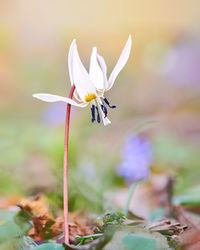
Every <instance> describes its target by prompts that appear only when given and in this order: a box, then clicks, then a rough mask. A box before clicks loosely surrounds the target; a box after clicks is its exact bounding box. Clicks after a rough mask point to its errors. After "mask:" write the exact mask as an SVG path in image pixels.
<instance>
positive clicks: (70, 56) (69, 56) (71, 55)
mask: <svg viewBox="0 0 200 250" xmlns="http://www.w3.org/2000/svg"><path fill="white" fill-rule="evenodd" d="M75 43H76V40H75V39H74V40H73V41H72V43H71V45H70V48H69V53H68V69H69V78H70V82H71V85H73V84H74V79H73V71H72V66H73V50H74V45H75Z"/></svg>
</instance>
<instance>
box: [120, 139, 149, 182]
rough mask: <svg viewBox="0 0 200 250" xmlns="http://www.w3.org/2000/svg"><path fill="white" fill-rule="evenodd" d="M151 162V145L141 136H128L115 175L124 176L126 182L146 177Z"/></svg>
mask: <svg viewBox="0 0 200 250" xmlns="http://www.w3.org/2000/svg"><path fill="white" fill-rule="evenodd" d="M152 162H153V155H152V151H151V145H150V142H149V141H148V140H146V139H145V138H144V137H142V136H135V135H131V136H128V137H127V139H126V141H125V145H124V148H123V151H122V162H121V164H120V165H118V167H117V170H116V171H117V175H119V176H121V177H124V178H125V180H126V182H127V183H129V184H130V183H135V182H137V181H139V180H141V179H144V180H146V179H148V177H149V176H150V166H151V164H152Z"/></svg>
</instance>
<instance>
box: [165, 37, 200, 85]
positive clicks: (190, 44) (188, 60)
mask: <svg viewBox="0 0 200 250" xmlns="http://www.w3.org/2000/svg"><path fill="white" fill-rule="evenodd" d="M199 65H200V46H199V44H198V42H196V41H194V40H192V39H185V40H181V41H180V42H178V43H177V44H175V45H174V46H173V47H172V48H171V49H169V51H168V52H167V54H166V56H165V58H164V65H163V73H164V74H165V75H166V76H167V77H168V79H169V80H170V81H172V82H173V84H176V85H178V86H195V87H198V88H200V70H199Z"/></svg>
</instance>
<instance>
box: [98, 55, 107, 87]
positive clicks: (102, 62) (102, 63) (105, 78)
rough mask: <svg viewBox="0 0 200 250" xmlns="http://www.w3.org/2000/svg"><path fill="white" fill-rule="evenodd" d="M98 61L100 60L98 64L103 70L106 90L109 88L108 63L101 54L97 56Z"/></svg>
mask: <svg viewBox="0 0 200 250" xmlns="http://www.w3.org/2000/svg"><path fill="white" fill-rule="evenodd" d="M97 60H98V63H99V65H100V67H101V70H102V72H103V76H104V90H105V89H107V88H108V79H107V66H106V63H105V61H104V59H103V57H102V56H100V55H99V54H97Z"/></svg>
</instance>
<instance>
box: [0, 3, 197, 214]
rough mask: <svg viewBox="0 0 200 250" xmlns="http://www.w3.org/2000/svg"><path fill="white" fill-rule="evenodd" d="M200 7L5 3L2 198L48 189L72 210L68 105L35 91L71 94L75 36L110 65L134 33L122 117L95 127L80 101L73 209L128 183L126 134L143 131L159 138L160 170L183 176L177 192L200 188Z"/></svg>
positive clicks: (122, 77)
mask: <svg viewBox="0 0 200 250" xmlns="http://www.w3.org/2000/svg"><path fill="white" fill-rule="evenodd" d="M199 7H200V4H199V1H197V0H191V1H186V0H178V1H171V0H170V1H155V0H152V1H144V0H142V1H141V0H140V1H139V0H137V1H128V0H126V1H118V0H117V1H92V0H90V1H89V0H86V1H77V0H75V1H64V0H59V1H52V0H48V1H47V0H43V1H38V0H36V1H27V0H26V1H25V0H19V1H11V0H1V3H0V83H1V85H0V119H1V123H0V138H1V140H0V156H1V157H0V193H1V197H2V198H1V200H2V204H3V202H4V198H5V197H7V196H9V197H11V199H15V197H18V196H22V195H23V196H24V195H35V194H37V193H40V192H42V193H43V192H44V193H45V194H46V196H47V198H48V199H49V202H50V204H51V205H52V208H57V207H58V206H59V207H62V162H63V142H64V120H65V108H66V107H65V105H63V104H53V105H52V104H47V103H43V102H40V101H38V100H36V99H34V98H32V94H33V93H38V92H44V93H52V94H58V95H68V92H69V88H70V82H69V76H68V66H67V53H68V49H69V46H70V43H71V41H72V40H73V39H74V38H76V39H77V44H78V49H79V53H80V56H81V59H82V61H83V62H84V63H85V65H86V66H87V68H88V64H89V58H90V53H91V48H92V46H97V47H98V50H99V52H100V54H101V55H103V56H104V58H105V60H106V62H107V65H108V70H109V72H111V70H112V68H113V67H114V65H115V63H116V61H117V59H118V57H119V55H120V53H121V51H122V48H123V46H124V44H125V42H126V40H127V38H128V35H129V34H131V35H132V39H133V46H132V51H131V55H130V58H129V60H128V63H127V65H126V66H125V68H124V69H123V71H122V72H121V73H120V74H119V76H118V78H117V80H116V82H115V85H114V87H113V88H112V90H111V91H110V92H109V93H108V94H107V97H108V98H109V100H110V102H111V103H112V104H116V105H117V109H116V110H109V118H110V119H111V121H112V124H111V125H110V126H108V127H104V126H103V125H102V124H100V125H99V124H92V123H91V121H90V120H91V117H90V109H89V108H88V109H78V108H73V112H72V119H71V125H70V131H71V135H70V170H69V174H70V209H71V210H73V209H76V208H80V207H87V208H90V207H91V204H92V209H94V208H96V210H97V211H102V210H103V209H104V207H103V206H104V204H102V200H103V199H104V197H105V194H106V192H107V191H108V190H112V189H114V188H119V187H123V186H124V185H126V180H124V179H123V178H122V177H119V176H118V175H117V171H116V169H117V167H118V166H119V164H120V161H121V159H122V158H123V157H122V156H121V154H122V153H121V152H123V149H122V148H123V143H124V140H125V138H126V137H127V136H129V135H130V134H131V135H132V134H135V133H139V136H142V137H145V138H146V140H148V141H149V143H150V144H151V149H152V153H153V158H154V160H153V163H152V162H151V167H152V171H153V173H157V174H158V173H159V174H163V173H164V174H170V175H173V176H174V177H175V179H176V181H175V192H177V193H181V192H184V191H185V190H187V189H188V188H192V187H193V186H196V187H197V186H198V185H199V175H200V170H199V165H200V156H199V154H198V149H199V144H200V140H199V139H200V133H199V132H200V126H199V124H200V117H199V114H200V109H199V107H200V70H199V66H200V32H199V23H200V15H199ZM134 145H135V144H134ZM138 147H140V145H138ZM134 152H143V151H141V150H140V149H138V150H136V151H134ZM144 154H145V152H144ZM141 157H142V159H143V156H142V154H141ZM140 163H141V161H140V160H138V169H139V168H140ZM136 169H137V168H136ZM102 183H103V185H102ZM88 193H90V195H88ZM1 200H0V201H1Z"/></svg>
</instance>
